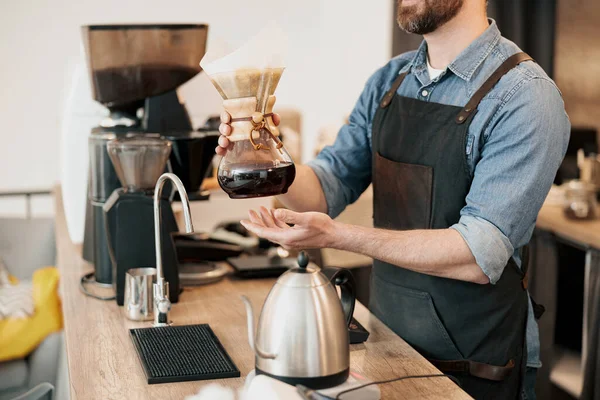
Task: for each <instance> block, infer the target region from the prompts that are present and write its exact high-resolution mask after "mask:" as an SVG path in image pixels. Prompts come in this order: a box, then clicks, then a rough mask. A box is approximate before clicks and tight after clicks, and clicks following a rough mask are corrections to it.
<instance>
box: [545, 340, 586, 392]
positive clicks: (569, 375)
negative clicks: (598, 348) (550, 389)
mask: <svg viewBox="0 0 600 400" xmlns="http://www.w3.org/2000/svg"><path fill="white" fill-rule="evenodd" d="M557 354H558V355H557V361H556V364H554V367H552V370H551V371H550V381H551V382H552V383H554V384H555V385H556V386H558V387H559V388H561V389H562V390H564V391H565V392H567V393H569V394H570V395H571V396H573V397H575V398H576V399H578V398H579V397H580V396H581V390H582V388H583V366H582V362H581V354H579V353H576V352H574V351H571V350H562V351H560V352H557Z"/></svg>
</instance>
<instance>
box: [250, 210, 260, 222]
mask: <svg viewBox="0 0 600 400" xmlns="http://www.w3.org/2000/svg"><path fill="white" fill-rule="evenodd" d="M248 216H249V217H250V222H252V223H253V224H257V225H262V224H263V222H262V218H261V217H260V216H259V215H258V214H257V213H256V211H254V210H248Z"/></svg>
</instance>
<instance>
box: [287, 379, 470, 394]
mask: <svg viewBox="0 0 600 400" xmlns="http://www.w3.org/2000/svg"><path fill="white" fill-rule="evenodd" d="M423 378H448V379H450V380H451V381H452V382H454V383H455V384H456V385H457V386H458V387H460V386H461V385H460V382H459V381H458V379H456V378H455V377H454V376H452V375H447V374H431V375H406V376H399V377H396V378H392V379H386V380H382V381H375V382H369V383H366V384H364V385H360V386H356V387H353V388H351V389H347V390H343V391H341V392H339V393H338V394H337V395H336V396H335V397H331V396H326V395H324V394H321V393H318V392H317V391H315V390H312V389H308V388H307V387H305V386H303V385H297V386H296V388H297V390H298V393H299V394H300V395H301V396H302V397H303V398H304V399H306V400H318V399H326V400H341V396H343V395H344V394H347V393H350V392H354V391H355V390H359V389H363V388H366V387H367V386H372V385H383V384H386V383H392V382H397V381H403V380H405V379H423Z"/></svg>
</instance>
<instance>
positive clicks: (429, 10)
mask: <svg viewBox="0 0 600 400" xmlns="http://www.w3.org/2000/svg"><path fill="white" fill-rule="evenodd" d="M463 1H464V0H423V3H421V4H415V5H412V6H406V7H402V0H398V15H397V17H396V18H397V19H396V20H397V21H398V25H400V28H402V29H403V30H405V31H406V32H408V33H416V34H418V35H426V34H428V33H431V32H433V31H435V30H436V29H437V28H439V27H440V26H442V25H444V24H445V23H446V22H448V21H450V20H451V19H452V18H454V17H455V16H456V14H458V12H459V11H460V9H461V7H462V5H463Z"/></svg>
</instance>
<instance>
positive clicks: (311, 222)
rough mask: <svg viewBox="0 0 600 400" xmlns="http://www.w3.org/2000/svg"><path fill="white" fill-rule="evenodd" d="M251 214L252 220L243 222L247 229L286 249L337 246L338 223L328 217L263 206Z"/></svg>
mask: <svg viewBox="0 0 600 400" xmlns="http://www.w3.org/2000/svg"><path fill="white" fill-rule="evenodd" d="M248 215H249V217H250V219H249V220H243V221H241V223H242V225H243V226H244V227H245V228H246V229H248V230H249V231H250V232H253V233H255V234H257V235H258V236H260V237H262V238H265V239H267V240H270V241H271V242H274V243H277V244H279V245H281V246H283V247H284V248H286V249H312V248H324V247H334V242H335V238H336V233H337V230H336V223H335V222H334V221H333V220H332V219H331V218H329V216H327V215H326V214H322V213H318V212H305V213H297V212H294V211H290V210H286V209H278V210H267V209H266V208H265V207H261V208H260V210H259V212H256V211H254V210H250V211H249V212H248ZM288 224H292V225H293V226H290V225H288Z"/></svg>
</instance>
